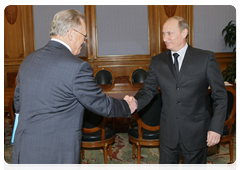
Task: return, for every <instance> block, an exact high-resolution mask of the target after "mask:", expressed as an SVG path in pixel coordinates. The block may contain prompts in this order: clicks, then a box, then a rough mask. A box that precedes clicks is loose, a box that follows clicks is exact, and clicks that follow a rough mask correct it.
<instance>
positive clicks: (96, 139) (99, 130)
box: [81, 109, 115, 164]
mask: <svg viewBox="0 0 240 170" xmlns="http://www.w3.org/2000/svg"><path fill="white" fill-rule="evenodd" d="M106 120H107V119H106V118H105V117H102V116H100V115H96V114H94V113H92V112H90V111H88V110H87V109H86V110H85V113H84V120H83V128H82V132H83V133H82V148H81V150H82V159H84V157H85V156H84V155H85V154H84V149H85V148H101V147H102V148H103V154H104V162H105V164H107V162H108V161H107V148H108V146H109V153H110V160H112V144H113V143H114V142H115V130H113V129H112V128H111V126H110V125H109V126H108V125H106Z"/></svg>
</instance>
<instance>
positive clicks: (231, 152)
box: [229, 140, 233, 164]
mask: <svg viewBox="0 0 240 170" xmlns="http://www.w3.org/2000/svg"><path fill="white" fill-rule="evenodd" d="M229 152H230V164H232V163H233V140H230V143H229Z"/></svg>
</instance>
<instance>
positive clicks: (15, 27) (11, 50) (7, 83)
mask: <svg viewBox="0 0 240 170" xmlns="http://www.w3.org/2000/svg"><path fill="white" fill-rule="evenodd" d="M33 51H34V27H33V9H32V5H9V6H7V7H6V8H5V10H4V111H7V110H8V106H7V105H8V100H9V98H10V97H13V94H14V87H13V85H14V81H15V77H16V75H17V72H18V69H19V66H20V64H21V62H22V61H23V60H24V58H25V57H26V56H27V55H28V54H30V53H31V52H33Z"/></svg>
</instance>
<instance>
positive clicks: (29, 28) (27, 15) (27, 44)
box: [21, 5, 35, 58]
mask: <svg viewBox="0 0 240 170" xmlns="http://www.w3.org/2000/svg"><path fill="white" fill-rule="evenodd" d="M21 10H22V22H23V35H24V41H23V44H24V58H25V57H26V56H28V55H29V54H30V53H32V52H33V51H34V50H35V41H34V25H33V7H32V5H21Z"/></svg>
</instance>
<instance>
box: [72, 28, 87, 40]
mask: <svg viewBox="0 0 240 170" xmlns="http://www.w3.org/2000/svg"><path fill="white" fill-rule="evenodd" d="M73 30H74V31H76V32H78V33H79V34H82V35H83V36H84V40H85V41H86V40H87V39H88V37H87V35H84V34H83V33H81V32H79V31H77V30H75V29H73Z"/></svg>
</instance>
